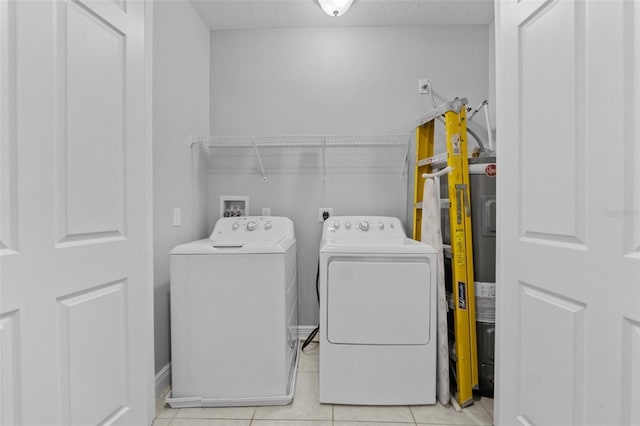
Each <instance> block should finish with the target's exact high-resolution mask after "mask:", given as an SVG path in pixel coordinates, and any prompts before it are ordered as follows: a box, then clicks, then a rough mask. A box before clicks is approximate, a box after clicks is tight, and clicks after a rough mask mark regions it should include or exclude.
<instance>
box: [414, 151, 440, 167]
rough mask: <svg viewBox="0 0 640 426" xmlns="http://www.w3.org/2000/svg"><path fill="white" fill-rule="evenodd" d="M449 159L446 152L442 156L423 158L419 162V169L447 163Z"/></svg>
mask: <svg viewBox="0 0 640 426" xmlns="http://www.w3.org/2000/svg"><path fill="white" fill-rule="evenodd" d="M446 159H447V153H446V152H444V153H442V154H438V155H434V156H433V157H427V158H421V159H419V160H418V163H417V165H418V167H422V166H426V165H429V164H433V163H436V162H438V161H445V160H446Z"/></svg>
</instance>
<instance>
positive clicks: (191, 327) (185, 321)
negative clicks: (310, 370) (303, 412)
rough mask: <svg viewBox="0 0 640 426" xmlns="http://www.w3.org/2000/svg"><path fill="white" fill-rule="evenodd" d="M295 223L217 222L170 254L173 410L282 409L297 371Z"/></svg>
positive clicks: (266, 219) (276, 220)
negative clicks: (208, 231) (203, 235)
mask: <svg viewBox="0 0 640 426" xmlns="http://www.w3.org/2000/svg"><path fill="white" fill-rule="evenodd" d="M296 271H297V265H296V239H295V235H294V229H293V222H291V220H290V219H288V218H285V217H238V218H222V219H220V220H218V222H217V223H216V225H215V227H214V229H213V232H212V234H211V236H210V237H209V238H207V239H204V240H199V241H194V242H191V243H188V244H184V245H180V246H178V247H176V248H174V249H173V251H172V252H171V378H172V392H171V394H170V395H169V397H168V398H167V402H169V404H170V405H171V406H172V407H207V406H208V407H215V406H238V405H283V404H287V403H289V402H290V401H291V399H292V398H293V391H294V385H295V374H296V366H297V359H298V357H297V350H298V339H297V321H298V315H297V273H296Z"/></svg>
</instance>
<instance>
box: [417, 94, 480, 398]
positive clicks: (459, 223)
mask: <svg viewBox="0 0 640 426" xmlns="http://www.w3.org/2000/svg"><path fill="white" fill-rule="evenodd" d="M466 104H467V100H466V99H464V98H462V99H454V100H453V101H451V102H448V103H445V104H443V105H440V106H439V107H437V108H435V109H434V110H433V111H431V112H430V113H428V114H426V115H425V116H423V117H421V118H419V119H418V120H417V122H416V123H415V128H416V167H415V173H414V190H415V192H414V208H413V238H414V239H415V240H420V237H421V235H420V233H421V226H422V223H421V221H422V203H423V200H422V196H423V189H424V178H423V177H422V175H423V173H431V172H432V165H433V163H434V162H440V160H442V162H444V160H445V158H446V163H447V166H448V167H450V168H451V169H452V170H451V171H450V172H449V175H448V178H447V180H448V192H449V194H448V198H449V203H448V205H449V223H450V231H451V234H450V235H451V255H452V256H451V257H452V258H451V269H452V271H451V273H452V275H451V276H452V292H453V304H451V303H450V304H449V305H450V309H451V305H453V310H454V312H453V318H454V321H453V322H454V326H453V328H454V335H455V343H454V344H453V347H450V348H449V353H450V376H452V377H453V378H454V380H453V381H452V383H451V392H452V394H453V396H454V397H455V399H456V401H457V402H458V404H460V406H462V407H466V406H467V405H470V404H472V403H473V390H474V389H478V357H477V346H476V321H475V319H476V312H475V287H474V281H473V252H472V240H471V239H472V234H471V203H470V196H469V162H468V158H467V156H468V154H467V121H466ZM437 119H443V121H444V124H445V135H446V146H447V152H446V157H445V155H438V156H434V145H435V140H434V133H435V132H434V131H435V120H437ZM442 204H443V203H442V200H441V205H442ZM445 205H446V203H445ZM450 343H451V342H450ZM453 382H455V383H453Z"/></svg>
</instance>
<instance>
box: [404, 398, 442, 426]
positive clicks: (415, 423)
mask: <svg viewBox="0 0 640 426" xmlns="http://www.w3.org/2000/svg"><path fill="white" fill-rule="evenodd" d="M436 404H437V402H436ZM407 408H408V409H409V412H410V413H411V418H412V419H413V424H414V425H416V426H417V425H418V421H417V420H416V416H415V415H414V414H413V410H412V409H411V406H410V405H407Z"/></svg>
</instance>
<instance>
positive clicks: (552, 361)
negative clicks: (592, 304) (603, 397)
mask: <svg viewBox="0 0 640 426" xmlns="http://www.w3.org/2000/svg"><path fill="white" fill-rule="evenodd" d="M519 285H520V292H521V297H520V304H521V306H520V336H527V338H526V339H523V338H521V339H520V342H519V344H520V345H521V347H522V352H521V359H522V364H521V368H520V374H521V380H520V389H519V390H520V393H521V408H520V410H519V411H520V412H521V415H522V417H523V418H524V419H526V421H527V422H529V423H531V424H535V425H538V424H539V425H544V424H548V425H551V424H558V425H570V424H582V420H581V416H582V410H581V407H582V405H583V403H584V401H583V395H582V377H583V376H584V363H583V362H581V359H582V357H583V356H584V351H585V347H584V326H585V324H584V320H585V315H584V310H585V308H586V306H585V305H584V304H582V303H579V302H576V301H573V300H569V299H567V298H566V297H564V296H561V295H558V294H553V293H551V292H549V291H546V290H541V288H540V287H535V286H532V285H530V284H524V283H519ZM549 324H553V332H551V330H549ZM555 365H560V366H562V368H560V369H558V370H555V371H554V374H549V371H550V370H551V369H553V368H554V367H553V366H555ZM541 377H545V380H540V378H541ZM549 390H553V392H554V393H557V394H558V395H562V398H554V399H551V400H542V399H540V398H537V396H539V395H543V394H544V393H545V392H549ZM567 401H569V403H567Z"/></svg>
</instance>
